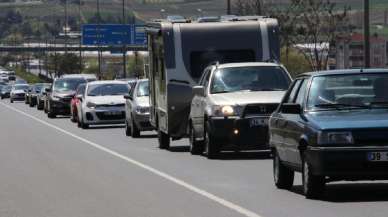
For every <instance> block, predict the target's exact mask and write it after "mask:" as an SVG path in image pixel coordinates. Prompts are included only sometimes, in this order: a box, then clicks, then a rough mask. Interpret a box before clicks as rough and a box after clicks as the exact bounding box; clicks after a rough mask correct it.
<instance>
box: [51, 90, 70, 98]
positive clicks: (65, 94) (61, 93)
mask: <svg viewBox="0 0 388 217" xmlns="http://www.w3.org/2000/svg"><path fill="white" fill-rule="evenodd" d="M53 94H54V96H57V97H69V96H71V97H72V96H74V94H75V91H73V90H70V91H54V92H53Z"/></svg>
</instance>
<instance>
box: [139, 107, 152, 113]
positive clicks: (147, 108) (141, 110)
mask: <svg viewBox="0 0 388 217" xmlns="http://www.w3.org/2000/svg"><path fill="white" fill-rule="evenodd" d="M149 112H150V108H149V107H142V106H138V107H136V113H138V114H147V113H149Z"/></svg>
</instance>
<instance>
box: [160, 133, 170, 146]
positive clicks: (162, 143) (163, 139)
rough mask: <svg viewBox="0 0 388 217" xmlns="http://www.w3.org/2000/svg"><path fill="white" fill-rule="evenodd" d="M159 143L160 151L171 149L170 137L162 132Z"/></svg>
mask: <svg viewBox="0 0 388 217" xmlns="http://www.w3.org/2000/svg"><path fill="white" fill-rule="evenodd" d="M158 142H159V148H160V149H169V148H170V136H169V135H168V134H166V133H164V132H162V131H160V130H158Z"/></svg>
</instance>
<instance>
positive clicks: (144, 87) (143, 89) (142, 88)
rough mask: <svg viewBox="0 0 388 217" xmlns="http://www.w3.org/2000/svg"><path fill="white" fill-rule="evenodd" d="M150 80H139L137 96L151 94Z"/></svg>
mask: <svg viewBox="0 0 388 217" xmlns="http://www.w3.org/2000/svg"><path fill="white" fill-rule="evenodd" d="M149 93H150V92H149V82H148V81H141V82H139V87H138V90H137V96H138V97H142V96H149Z"/></svg>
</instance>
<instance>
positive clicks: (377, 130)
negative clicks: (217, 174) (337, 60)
mask: <svg viewBox="0 0 388 217" xmlns="http://www.w3.org/2000/svg"><path fill="white" fill-rule="evenodd" d="M387 93H388V70H384V69H368V70H342V71H324V72H313V73H307V74H303V75H301V76H300V77H298V78H297V79H296V80H295V81H294V83H293V84H292V85H291V87H290V89H289V91H288V93H287V94H286V95H285V97H284V99H283V102H282V103H281V104H280V106H279V107H278V109H277V110H276V111H275V112H274V113H273V115H272V117H271V118H270V121H269V122H270V123H269V128H270V145H271V148H272V151H273V155H274V161H273V162H274V163H273V168H274V181H275V184H276V186H277V187H278V188H281V189H290V188H291V187H292V185H293V181H294V172H295V171H298V172H301V173H302V181H303V191H304V194H305V196H306V198H319V197H320V196H322V194H323V193H324V190H325V186H326V183H327V182H331V181H344V180H345V181H357V180H385V179H388V133H387V132H388V94H387Z"/></svg>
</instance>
